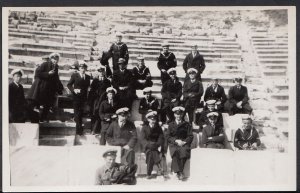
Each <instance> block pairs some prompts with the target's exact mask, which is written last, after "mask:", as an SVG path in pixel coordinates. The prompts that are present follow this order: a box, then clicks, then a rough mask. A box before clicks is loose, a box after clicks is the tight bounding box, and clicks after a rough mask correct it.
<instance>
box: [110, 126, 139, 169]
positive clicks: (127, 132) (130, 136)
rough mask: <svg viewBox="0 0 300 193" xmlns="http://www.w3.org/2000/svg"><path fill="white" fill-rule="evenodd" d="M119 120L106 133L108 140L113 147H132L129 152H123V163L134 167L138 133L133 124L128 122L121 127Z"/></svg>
mask: <svg viewBox="0 0 300 193" xmlns="http://www.w3.org/2000/svg"><path fill="white" fill-rule="evenodd" d="M119 124H120V123H119V122H118V120H116V121H113V122H112V123H111V124H110V125H109V127H108V129H107V132H106V140H107V143H108V144H109V145H112V146H121V147H123V146H125V145H128V146H129V147H130V149H129V150H126V149H123V148H122V152H121V160H122V161H121V163H124V164H129V165H133V164H134V162H135V152H134V150H133V148H134V147H135V145H136V143H137V132H136V127H135V125H134V123H133V122H131V121H128V120H127V121H126V122H125V124H123V125H119Z"/></svg>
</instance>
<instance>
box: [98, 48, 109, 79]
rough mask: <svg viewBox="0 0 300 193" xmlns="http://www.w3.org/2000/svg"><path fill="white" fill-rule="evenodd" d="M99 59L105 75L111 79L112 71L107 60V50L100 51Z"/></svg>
mask: <svg viewBox="0 0 300 193" xmlns="http://www.w3.org/2000/svg"><path fill="white" fill-rule="evenodd" d="M99 60H100V64H101V65H102V66H105V72H106V77H107V78H108V79H110V80H111V79H112V71H111V69H110V67H109V62H108V60H109V52H102V56H101V58H99Z"/></svg>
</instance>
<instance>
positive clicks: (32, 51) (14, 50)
mask: <svg viewBox="0 0 300 193" xmlns="http://www.w3.org/2000/svg"><path fill="white" fill-rule="evenodd" d="M53 52H58V53H59V54H60V55H61V56H62V57H64V58H73V59H77V60H83V59H84V58H85V57H86V56H88V54H89V53H88V52H77V53H76V52H72V51H63V50H54V49H41V48H18V47H10V48H9V53H10V54H14V55H30V56H40V57H42V56H45V55H50V54H51V53H53Z"/></svg>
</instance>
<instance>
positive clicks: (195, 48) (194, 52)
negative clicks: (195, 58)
mask: <svg viewBox="0 0 300 193" xmlns="http://www.w3.org/2000/svg"><path fill="white" fill-rule="evenodd" d="M197 49H198V48H197V47H196V46H194V47H192V52H193V54H196V53H197Z"/></svg>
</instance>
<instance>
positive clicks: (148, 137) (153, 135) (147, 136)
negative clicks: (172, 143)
mask: <svg viewBox="0 0 300 193" xmlns="http://www.w3.org/2000/svg"><path fill="white" fill-rule="evenodd" d="M141 144H142V146H143V152H145V154H146V163H147V175H151V172H152V170H153V166H154V165H155V164H156V165H158V164H159V163H160V161H161V155H160V154H161V150H162V146H163V145H164V134H163V131H162V129H161V127H160V126H159V125H158V123H156V124H154V125H153V127H152V126H150V125H149V124H147V125H144V126H143V127H142V130H141ZM159 147H160V148H161V150H160V151H159V150H158V148H159Z"/></svg>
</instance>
